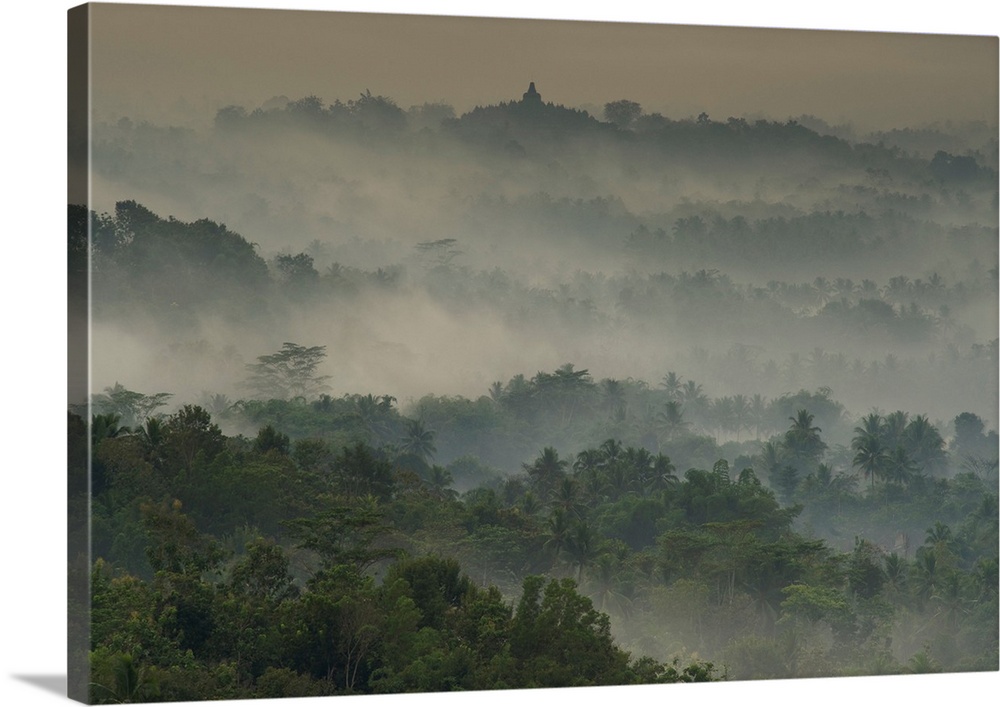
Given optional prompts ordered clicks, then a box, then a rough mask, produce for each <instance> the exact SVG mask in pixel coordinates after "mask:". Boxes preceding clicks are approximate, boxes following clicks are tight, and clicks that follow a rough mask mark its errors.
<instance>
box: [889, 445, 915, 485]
mask: <svg viewBox="0 0 1000 707" xmlns="http://www.w3.org/2000/svg"><path fill="white" fill-rule="evenodd" d="M917 471H918V469H917V465H916V464H914V463H913V460H911V459H910V455H909V454H907V453H906V450H905V449H903V448H902V447H896V449H895V450H893V451H892V452H890V453H889V455H888V458H887V459H886V461H885V480H886V481H888V482H892V483H895V484H899V485H901V486H902V485H906V484H909V483H910V481H911V480H912V479H913V475H914V474H916V473H917Z"/></svg>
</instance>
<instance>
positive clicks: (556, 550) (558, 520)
mask: <svg viewBox="0 0 1000 707" xmlns="http://www.w3.org/2000/svg"><path fill="white" fill-rule="evenodd" d="M545 525H546V534H545V542H544V543H542V547H543V548H544V549H546V550H549V551H551V552H552V553H553V554H554V555H555V556H556V557H558V556H559V555H560V554H561V553H562V552H563V551H564V550H565V549H566V548H567V546H568V543H569V536H570V532H571V531H572V526H571V525H570V522H569V518H568V516H567V515H566V512H565V511H564V510H563V509H561V508H556V509H554V510H553V511H552V515H550V516H549V518H548V520H547V521H546V522H545Z"/></svg>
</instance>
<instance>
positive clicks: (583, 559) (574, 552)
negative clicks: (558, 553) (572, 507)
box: [566, 523, 600, 584]
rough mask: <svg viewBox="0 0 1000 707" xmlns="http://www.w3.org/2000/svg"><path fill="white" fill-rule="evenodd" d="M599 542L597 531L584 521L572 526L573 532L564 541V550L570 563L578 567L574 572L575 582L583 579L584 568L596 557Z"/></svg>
mask: <svg viewBox="0 0 1000 707" xmlns="http://www.w3.org/2000/svg"><path fill="white" fill-rule="evenodd" d="M599 542H600V538H599V537H598V535H597V533H595V532H594V531H593V530H592V529H591V527H590V526H589V525H587V524H586V523H579V524H577V526H576V527H575V528H573V532H572V533H571V534H570V536H569V538H568V540H567V543H566V551H567V553H568V554H569V557H570V560H571V561H572V563H573V564H574V565H576V566H577V568H578V569H577V574H576V582H577V584H579V583H580V582H581V580H582V579H583V570H584V568H585V567H587V566H589V565H590V564H591V563H592V562H593V561H594V558H596V557H597V554H598V551H599V547H598V543H599Z"/></svg>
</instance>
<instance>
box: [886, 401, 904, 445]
mask: <svg viewBox="0 0 1000 707" xmlns="http://www.w3.org/2000/svg"><path fill="white" fill-rule="evenodd" d="M909 422H910V416H909V415H908V414H906V413H905V412H903V411H902V410H897V411H896V412H891V413H889V414H888V415H886V416H885V418H884V419H883V420H882V439H883V441H884V443H885V446H886V447H888V448H889V449H895V448H896V447H901V446H903V443H904V441H905V435H906V427H907V425H908V424H909Z"/></svg>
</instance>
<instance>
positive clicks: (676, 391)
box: [660, 371, 683, 400]
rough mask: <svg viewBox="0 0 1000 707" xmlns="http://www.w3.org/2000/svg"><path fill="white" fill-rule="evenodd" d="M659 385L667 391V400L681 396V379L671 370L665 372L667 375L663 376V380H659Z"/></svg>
mask: <svg viewBox="0 0 1000 707" xmlns="http://www.w3.org/2000/svg"><path fill="white" fill-rule="evenodd" d="M660 387H661V388H663V389H664V390H665V391H666V392H667V399H668V400H678V399H680V397H681V388H682V387H683V384H682V383H681V379H680V378H679V377H678V375H677V374H676V373H674V372H673V371H669V372H667V375H665V376H663V380H662V381H660Z"/></svg>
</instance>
